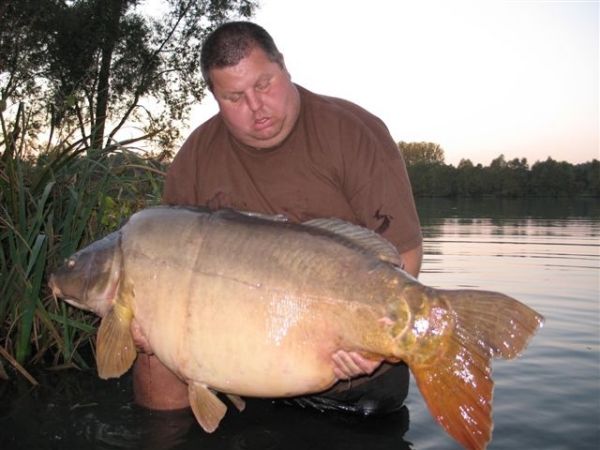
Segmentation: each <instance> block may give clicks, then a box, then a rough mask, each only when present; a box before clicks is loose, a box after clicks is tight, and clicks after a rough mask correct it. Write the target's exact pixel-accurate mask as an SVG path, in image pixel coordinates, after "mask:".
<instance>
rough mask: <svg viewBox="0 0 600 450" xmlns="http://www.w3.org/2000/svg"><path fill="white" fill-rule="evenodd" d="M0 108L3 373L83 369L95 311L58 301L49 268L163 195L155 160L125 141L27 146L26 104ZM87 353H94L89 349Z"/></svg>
mask: <svg viewBox="0 0 600 450" xmlns="http://www.w3.org/2000/svg"><path fill="white" fill-rule="evenodd" d="M19 111H20V112H17V114H16V115H15V117H16V118H15V120H14V121H13V122H12V123H11V124H8V123H7V122H6V121H5V118H4V116H3V112H2V111H0V124H1V126H2V135H1V137H2V141H0V151H2V154H1V155H0V348H1V350H0V375H3V376H7V370H6V369H7V368H8V367H14V368H15V369H16V370H17V371H19V372H20V373H21V374H23V375H24V376H25V377H26V378H28V379H30V381H32V383H35V379H34V378H33V377H31V375H30V374H29V373H28V371H27V370H28V368H30V367H34V366H42V367H55V368H56V367H64V366H69V367H72V366H75V367H82V368H85V367H88V366H89V362H88V360H89V358H87V359H86V357H84V356H82V352H81V349H82V348H91V349H92V352H93V345H90V346H88V344H89V343H90V337H91V336H93V334H94V332H95V329H96V326H95V325H96V323H95V322H96V320H97V319H96V318H95V317H94V316H93V315H91V314H88V313H85V312H82V311H79V310H77V309H75V308H71V307H69V306H68V305H65V303H64V302H60V303H57V302H56V301H55V300H54V299H53V297H52V296H51V294H50V292H49V289H48V288H47V276H48V272H49V271H50V270H52V268H54V267H56V266H57V265H58V264H59V263H60V261H62V260H63V259H64V258H66V257H68V256H69V255H71V254H72V253H73V252H74V251H76V250H77V249H78V248H80V247H81V246H83V245H86V244H88V243H89V242H91V241H93V240H96V239H98V238H99V237H101V236H103V235H105V234H107V233H109V232H111V231H113V230H114V229H116V228H118V226H119V225H120V224H121V222H122V220H123V219H125V218H127V217H128V216H129V215H131V213H133V212H135V211H136V210H138V209H141V208H143V207H145V206H147V205H150V204H155V203H157V202H158V201H159V198H160V192H161V190H162V178H163V177H162V174H163V167H162V166H161V163H160V162H159V161H158V160H156V159H152V158H148V157H146V156H144V155H142V154H140V153H138V152H135V151H132V150H130V149H127V148H123V147H119V146H113V147H111V149H110V150H103V151H93V150H92V149H90V148H89V147H87V145H86V143H85V141H77V142H69V141H68V139H67V138H65V139H64V140H63V142H61V143H59V144H57V145H53V146H51V145H48V146H46V148H45V149H44V150H42V151H39V152H33V151H32V149H31V148H30V147H29V146H28V144H27V143H28V139H27V136H28V131H29V129H28V126H29V124H28V122H27V118H26V114H24V112H23V111H24V108H23V106H20V107H19ZM88 353H90V352H88Z"/></svg>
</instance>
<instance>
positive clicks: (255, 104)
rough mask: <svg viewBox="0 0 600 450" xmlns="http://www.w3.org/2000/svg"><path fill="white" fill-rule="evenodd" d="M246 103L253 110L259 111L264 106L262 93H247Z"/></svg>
mask: <svg viewBox="0 0 600 450" xmlns="http://www.w3.org/2000/svg"><path fill="white" fill-rule="evenodd" d="M246 103H247V104H248V108H250V111H252V112H256V111H258V110H259V109H261V108H262V106H263V101H262V99H261V98H260V95H258V94H256V93H255V92H249V93H247V94H246Z"/></svg>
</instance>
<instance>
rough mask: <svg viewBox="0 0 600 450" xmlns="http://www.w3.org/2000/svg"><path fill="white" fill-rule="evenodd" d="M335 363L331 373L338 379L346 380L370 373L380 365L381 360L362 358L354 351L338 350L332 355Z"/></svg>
mask: <svg viewBox="0 0 600 450" xmlns="http://www.w3.org/2000/svg"><path fill="white" fill-rule="evenodd" d="M332 359H333V362H334V364H335V366H334V368H333V373H334V374H335V376H336V377H337V378H338V380H347V379H349V378H355V377H357V376H359V375H371V374H372V373H373V372H374V371H375V369H377V368H378V367H379V366H380V365H381V361H374V360H372V359H368V358H364V357H362V356H361V355H359V354H358V353H356V352H345V351H343V350H338V351H337V352H335V353H334V354H333V355H332Z"/></svg>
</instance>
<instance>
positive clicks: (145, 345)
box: [129, 318, 154, 355]
mask: <svg viewBox="0 0 600 450" xmlns="http://www.w3.org/2000/svg"><path fill="white" fill-rule="evenodd" d="M129 330H130V331H131V337H132V338H133V343H134V344H135V346H136V347H137V350H138V351H139V352H142V353H146V354H148V355H153V354H154V352H153V351H152V348H151V347H150V343H149V342H148V339H146V336H144V333H142V330H141V329H140V325H139V323H138V322H137V320H135V318H134V319H133V320H132V321H131V326H130V327H129Z"/></svg>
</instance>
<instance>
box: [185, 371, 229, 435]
mask: <svg viewBox="0 0 600 450" xmlns="http://www.w3.org/2000/svg"><path fill="white" fill-rule="evenodd" d="M188 392H189V399H190V406H191V407H192V411H193V412H194V416H195V417H196V420H197V421H198V423H199V424H200V426H201V427H202V429H204V431H206V432H207V433H212V432H213V431H215V430H216V429H217V428H218V426H219V423H220V422H221V419H223V417H224V416H225V413H226V412H227V406H225V403H223V402H222V401H221V400H219V398H218V397H217V396H216V394H215V393H214V392H212V391H211V390H210V389H208V388H207V387H206V386H203V385H201V384H198V383H193V382H191V383H190V384H189V385H188ZM236 406H237V405H236Z"/></svg>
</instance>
